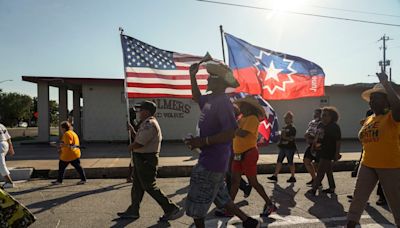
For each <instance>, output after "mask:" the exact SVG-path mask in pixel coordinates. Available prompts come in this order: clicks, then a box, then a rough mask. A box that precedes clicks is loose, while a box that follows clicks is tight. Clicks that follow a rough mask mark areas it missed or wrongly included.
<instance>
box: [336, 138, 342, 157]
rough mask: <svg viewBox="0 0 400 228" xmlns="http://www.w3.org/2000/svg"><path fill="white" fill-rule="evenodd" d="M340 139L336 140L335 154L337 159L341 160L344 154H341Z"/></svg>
mask: <svg viewBox="0 0 400 228" xmlns="http://www.w3.org/2000/svg"><path fill="white" fill-rule="evenodd" d="M340 146H341V143H340V140H338V141H336V154H335V161H337V160H339V159H341V158H342V155H341V154H340Z"/></svg>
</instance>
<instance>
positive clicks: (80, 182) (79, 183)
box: [76, 180, 86, 185]
mask: <svg viewBox="0 0 400 228" xmlns="http://www.w3.org/2000/svg"><path fill="white" fill-rule="evenodd" d="M76 184H77V185H82V184H86V181H82V180H81V181H79V182H78V183H76Z"/></svg>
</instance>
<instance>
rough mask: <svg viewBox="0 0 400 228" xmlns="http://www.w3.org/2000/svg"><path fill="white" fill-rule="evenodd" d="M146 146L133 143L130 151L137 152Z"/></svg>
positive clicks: (129, 147) (129, 148)
mask: <svg viewBox="0 0 400 228" xmlns="http://www.w3.org/2000/svg"><path fill="white" fill-rule="evenodd" d="M143 146H144V145H142V144H140V143H137V142H133V143H131V144H130V145H129V146H128V150H129V151H133V150H137V149H139V148H142V147H143Z"/></svg>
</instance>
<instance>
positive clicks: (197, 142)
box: [185, 129, 235, 148]
mask: <svg viewBox="0 0 400 228" xmlns="http://www.w3.org/2000/svg"><path fill="white" fill-rule="evenodd" d="M234 136H235V129H231V130H227V131H223V132H221V133H218V134H216V135H212V136H208V137H203V138H200V137H195V138H192V139H188V140H186V141H185V142H186V144H187V145H189V146H190V147H191V148H202V147H205V146H209V145H213V144H221V143H227V142H230V141H231V140H232V139H233V137H234Z"/></svg>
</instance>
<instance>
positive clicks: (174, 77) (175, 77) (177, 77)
mask: <svg viewBox="0 0 400 228" xmlns="http://www.w3.org/2000/svg"><path fill="white" fill-rule="evenodd" d="M126 76H127V77H128V78H129V77H138V78H161V79H169V80H189V79H190V76H189V75H160V74H150V73H146V74H144V73H134V72H127V74H126ZM208 77H209V75H208V74H207V75H196V79H197V80H199V79H207V78H208Z"/></svg>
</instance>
